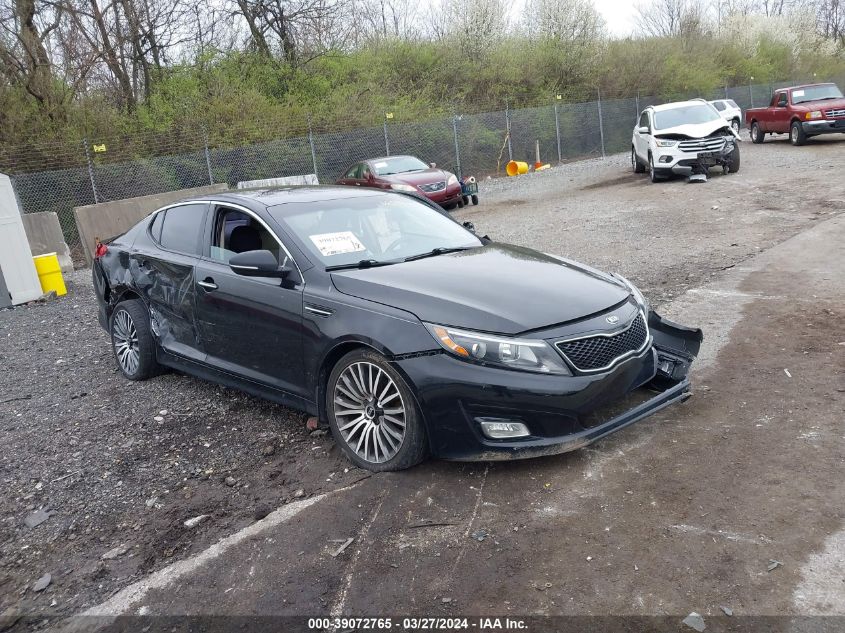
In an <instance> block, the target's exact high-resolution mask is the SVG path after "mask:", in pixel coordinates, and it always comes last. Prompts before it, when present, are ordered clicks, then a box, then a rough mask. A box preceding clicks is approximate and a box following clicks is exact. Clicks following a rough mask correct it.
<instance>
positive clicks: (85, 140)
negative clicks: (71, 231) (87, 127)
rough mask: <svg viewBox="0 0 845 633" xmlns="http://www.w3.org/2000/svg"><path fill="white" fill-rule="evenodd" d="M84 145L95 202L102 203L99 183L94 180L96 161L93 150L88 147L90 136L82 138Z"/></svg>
mask: <svg viewBox="0 0 845 633" xmlns="http://www.w3.org/2000/svg"><path fill="white" fill-rule="evenodd" d="M82 147H83V149H84V150H85V162H86V163H88V178H89V179H90V180H91V191H92V192H93V193H94V204H99V203H100V196H99V195H98V194H97V183H96V181H95V180H94V161H93V160H91V151H90V150H89V149H88V138H87V137H86V138H83V139H82Z"/></svg>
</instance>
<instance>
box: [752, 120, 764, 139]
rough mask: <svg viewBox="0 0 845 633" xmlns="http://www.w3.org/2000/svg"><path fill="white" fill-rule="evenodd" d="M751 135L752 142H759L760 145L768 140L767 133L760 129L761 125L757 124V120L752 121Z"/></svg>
mask: <svg viewBox="0 0 845 633" xmlns="http://www.w3.org/2000/svg"><path fill="white" fill-rule="evenodd" d="M749 134H750V135H751V142H752V143H757V144H758V145H759V144H760V143H762V142H763V141H765V140H766V134H765V132H763V130H761V129H760V126H759V125H758V124H757V121H752V122H751V130H750V131H749Z"/></svg>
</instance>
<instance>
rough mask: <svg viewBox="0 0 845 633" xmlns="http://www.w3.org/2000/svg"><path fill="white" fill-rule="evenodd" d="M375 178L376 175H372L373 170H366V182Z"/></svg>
mask: <svg viewBox="0 0 845 633" xmlns="http://www.w3.org/2000/svg"><path fill="white" fill-rule="evenodd" d="M375 179H376V177H375V176H374V175H373V172H371V171H368V172H367V182H373V181H374V180H375Z"/></svg>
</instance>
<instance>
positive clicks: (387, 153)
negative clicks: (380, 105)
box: [382, 112, 390, 156]
mask: <svg viewBox="0 0 845 633" xmlns="http://www.w3.org/2000/svg"><path fill="white" fill-rule="evenodd" d="M382 124H383V125H384V155H385V156H390V139H389V138H388V136H387V113H386V112H385V113H384V120H383V121H382Z"/></svg>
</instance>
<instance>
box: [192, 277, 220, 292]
mask: <svg viewBox="0 0 845 633" xmlns="http://www.w3.org/2000/svg"><path fill="white" fill-rule="evenodd" d="M197 285H198V286H202V287H203V288H205V289H206V290H217V284H216V283H214V280H213V279H212V278H211V277H206V278H205V279H203V280H202V281H198V282H197Z"/></svg>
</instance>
